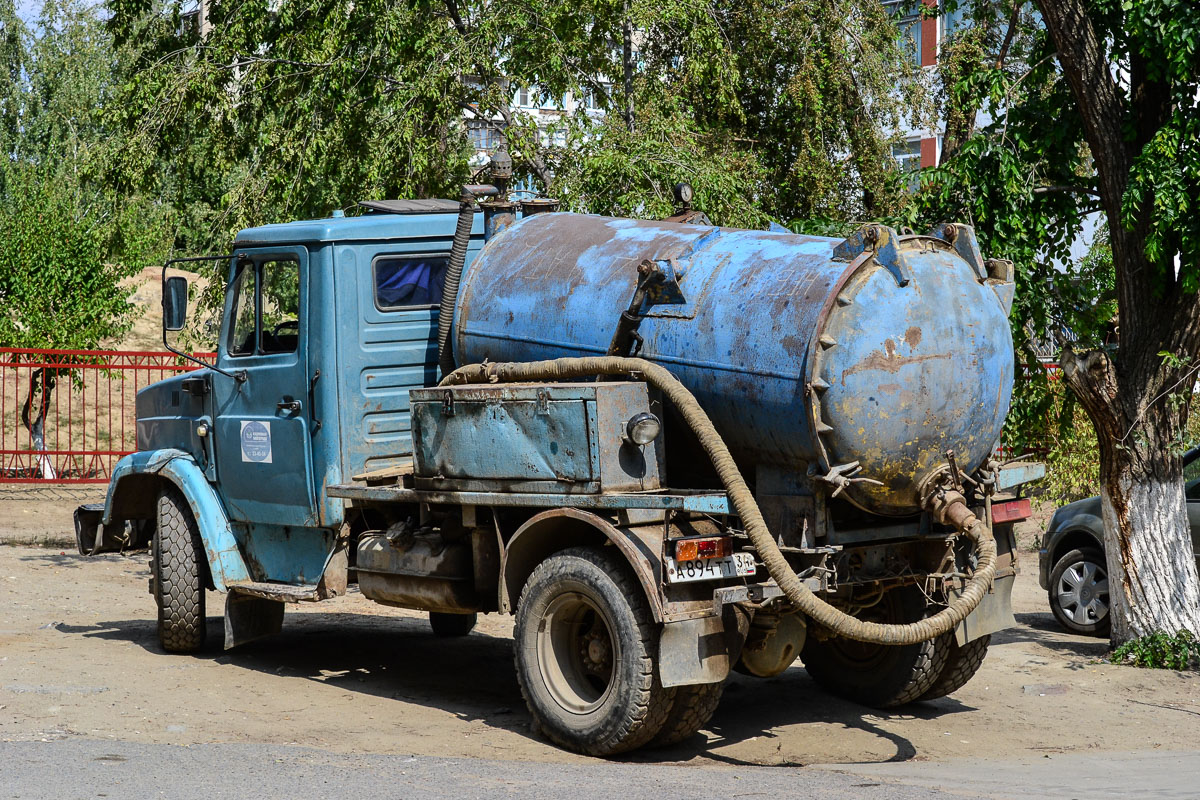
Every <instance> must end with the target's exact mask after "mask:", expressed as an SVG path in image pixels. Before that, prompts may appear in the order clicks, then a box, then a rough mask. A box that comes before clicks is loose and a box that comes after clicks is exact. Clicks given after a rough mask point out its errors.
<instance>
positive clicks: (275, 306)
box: [229, 259, 300, 356]
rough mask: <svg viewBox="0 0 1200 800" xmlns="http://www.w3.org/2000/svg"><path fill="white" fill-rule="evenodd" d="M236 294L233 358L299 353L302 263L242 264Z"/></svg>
mask: <svg viewBox="0 0 1200 800" xmlns="http://www.w3.org/2000/svg"><path fill="white" fill-rule="evenodd" d="M232 293H233V295H234V301H233V325H232V327H231V328H230V335H229V354H230V355H231V356H248V355H253V354H256V353H257V354H258V355H269V354H275V353H294V352H296V347H297V345H298V344H299V339H300V264H299V262H297V261H294V260H290V259H280V260H272V261H262V262H259V263H257V264H256V263H254V262H250V261H245V262H242V264H241V265H240V269H239V271H238V274H237V277H235V278H234V284H233V287H232Z"/></svg>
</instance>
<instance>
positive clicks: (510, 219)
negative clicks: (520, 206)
mask: <svg viewBox="0 0 1200 800" xmlns="http://www.w3.org/2000/svg"><path fill="white" fill-rule="evenodd" d="M482 208H483V239H484V241H491V239H492V237H493V236H495V235H496V234H498V233H502V232H503V231H504V230H505V229H506V228H508V227H509V226H511V225H512V224H513V223H514V222H516V221H517V204H516V203H510V202H509V201H507V200H492V201H491V202H488V203H483V204H482Z"/></svg>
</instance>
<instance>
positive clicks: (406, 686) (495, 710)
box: [58, 613, 974, 766]
mask: <svg viewBox="0 0 1200 800" xmlns="http://www.w3.org/2000/svg"><path fill="white" fill-rule="evenodd" d="M58 630H59V632H61V633H64V634H68V635H77V636H85V637H95V638H101V639H113V640H119V641H127V642H132V643H135V644H137V645H140V646H141V647H143V648H145V649H146V650H147V651H149V652H152V653H154V654H156V655H158V656H160V657H162V658H164V659H165V658H201V659H208V660H210V661H212V662H214V663H217V664H228V665H231V666H236V667H239V668H242V669H248V670H253V671H256V672H261V673H267V674H271V675H288V676H300V677H304V678H307V679H308V680H312V681H319V682H322V683H326V684H331V685H335V686H338V687H339V688H343V689H345V690H346V691H351V692H357V693H361V694H364V695H370V696H373V697H377V698H383V699H394V700H401V701H404V702H409V703H417V704H419V705H424V706H428V707H434V708H438V709H442V710H445V711H449V712H451V713H453V714H455V715H457V716H458V717H459V718H461V719H463V720H466V721H472V722H481V723H484V724H486V725H489V726H492V727H495V728H498V729H503V730H507V731H511V732H514V733H517V734H519V735H522V736H525V737H526V738H529V739H532V740H535V741H542V740H541V739H540V737H538V736H537V734H536V733H535V732H534V731H533V730H532V726H531V724H530V721H529V715H528V712H527V710H526V708H525V704H524V700H523V699H522V697H521V693H520V689H519V687H518V685H517V680H516V676H515V674H514V671H513V654H512V640H511V639H510V638H508V637H501V636H492V635H489V634H485V633H480V632H474V633H472V634H471V635H470V636H467V637H463V638H458V639H440V638H437V637H435V636H434V635H433V634H432V633H431V632H430V629H429V625H428V623H427V622H426V621H425V620H422V619H416V618H412V617H394V616H376V615H366V614H352V613H322V614H313V613H306V614H289V615H288V616H287V617H286V618H285V622H284V630H283V632H282V633H281V634H279V635H278V636H274V637H271V638H269V639H265V640H262V641H260V642H255V643H251V644H248V645H243V646H242V647H239V648H237V649H236V650H232V651H223V650H222V649H221V642H222V636H223V620H222V618H220V617H209V618H208V644H207V645H206V646H205V649H204V650H203V651H202V652H200V653H198V654H196V655H191V656H186V655H185V656H169V655H166V654H163V653H162V651H161V650H160V648H159V646H158V642H157V634H156V630H155V622H154V621H153V620H114V621H108V622H101V623H98V624H96V625H80V626H72V625H60V626H58ZM973 710H974V709H972V708H971V707H969V706H965V705H963V704H961V703H959V702H958V701H956V700H953V699H951V698H942V699H940V700H937V701H933V702H929V703H918V704H914V705H911V706H907V707H905V708H903V709H899V710H897V711H892V712H889V711H878V710H875V709H871V708H867V707H864V706H860V705H857V704H854V703H851V702H848V701H844V700H841V699H839V698H836V697H832V696H830V695H828V694H827V693H825V692H824V691H823V690H821V689H820V688H819V687H818V686H817V685H816V684H815V683H814V682H813V681H812V680H811V679H810V678H809V677H808V675H807V673H805V672H804V670H803V669H802V668H799V667H794V668H792V669H790V670H788V671H787V672H785V673H784V674H783V675H781V676H779V677H777V678H773V679H768V680H758V679H753V678H747V677H745V676H741V675H734V676H732V677H731V678H730V680H729V681H728V683H727V686H726V691H725V696H724V698H723V700H722V702H721V706H720V707H719V708H718V709H717V712H716V714H715V715H714V717H713V719H712V722H711V723H710V724H709V726H708V728H707V731H708V732H709V733H710V734H711V735H712V739H711V741H710V738H709V737H708V736H706V735H704V734H696V735H694V736H692V737H690V738H689V739H688V740H686V741H684V742H682V743H680V744H678V745H674V746H672V747H670V748H665V749H660V750H649V751H647V750H643V751H639V752H636V753H634V754H631V755H628V756H626V757H625V759H626V760H629V761H635V762H638V763H648V762H677V761H686V760H691V759H694V758H701V759H707V760H712V761H716V762H720V763H725V764H734V765H757V764H759V763H767V764H771V765H777V766H800V764H796V763H783V764H780V763H778V762H769V761H768V762H758V761H742V760H740V759H738V758H734V757H731V756H729V755H727V754H725V753H719V752H716V751H717V750H718V749H725V748H728V747H729V746H730V745H734V744H737V743H739V742H744V741H746V740H749V739H752V738H756V737H763V738H768V739H769V738H774V737H775V736H776V735H777V734H776V733H775V732H774V731H775V729H777V728H781V727H784V726H788V725H794V724H798V723H799V724H806V723H821V724H828V725H835V726H841V727H844V728H847V729H857V730H861V731H864V732H866V733H869V734H871V735H872V736H876V737H878V738H879V739H881V740H885V741H887V742H889V743H890V749H892V750H893V754H892V755H891V756H890V757H888V758H883V759H877V760H873V761H872V763H876V762H877V761H885V762H886V761H892V762H895V761H907V760H910V759H912V758H914V757H916V756H917V755H918V752H917V749H916V748H915V747H914V745H913V744H912V742H910V741H909V740H908V739H906V738H904V737H903V736H900V735H898V734H896V733H893V732H890V731H887V730H885V729H884V728H883V727H882V723H885V722H887V720H889V719H891V718H893V717H902V718H913V717H917V718H921V719H932V718H937V717H940V716H942V715H945V714H957V713H964V712H969V711H973Z"/></svg>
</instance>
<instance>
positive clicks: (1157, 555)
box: [1100, 442, 1200, 646]
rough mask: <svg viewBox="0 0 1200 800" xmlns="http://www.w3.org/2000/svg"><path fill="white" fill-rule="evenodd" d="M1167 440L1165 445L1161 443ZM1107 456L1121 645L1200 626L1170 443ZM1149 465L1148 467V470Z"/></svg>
mask: <svg viewBox="0 0 1200 800" xmlns="http://www.w3.org/2000/svg"><path fill="white" fill-rule="evenodd" d="M1157 445H1161V446H1157ZM1151 447H1154V448H1155V449H1154V450H1151V451H1148V452H1144V453H1132V452H1131V453H1129V454H1128V455H1125V454H1124V453H1123V452H1122V451H1119V450H1118V451H1116V452H1117V453H1121V455H1119V456H1118V457H1117V460H1118V462H1122V461H1123V462H1125V463H1117V464H1109V465H1107V466H1106V465H1105V464H1104V463H1103V461H1102V462H1101V465H1100V468H1101V471H1102V478H1101V480H1102V488H1101V491H1100V498H1101V504H1102V507H1103V509H1104V551H1105V553H1106V554H1107V557H1108V586H1109V590H1108V591H1109V594H1108V597H1109V613H1110V614H1111V617H1112V642H1113V645H1114V646H1115V645H1117V644H1120V643H1122V642H1127V641H1129V640H1130V639H1136V638H1138V637H1141V636H1145V635H1147V634H1150V633H1153V632H1155V631H1165V632H1167V633H1177V632H1178V631H1180V630H1184V629H1186V630H1189V631H1192V632H1193V633H1200V583H1198V582H1197V579H1196V560H1195V557H1194V555H1193V551H1192V537H1191V530H1190V529H1189V527H1188V524H1187V515H1186V514H1184V513H1181V509H1183V508H1184V497H1183V486H1182V483H1181V481H1180V480H1179V459H1178V458H1177V457H1175V456H1172V455H1171V454H1170V450H1169V448H1168V446H1167V443H1166V442H1157V443H1155V445H1151ZM1147 468H1148V469H1147Z"/></svg>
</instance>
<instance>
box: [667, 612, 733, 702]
mask: <svg viewBox="0 0 1200 800" xmlns="http://www.w3.org/2000/svg"><path fill="white" fill-rule="evenodd" d="M749 631H750V612H749V611H748V610H747V609H744V608H742V607H741V606H739V605H734V604H731V605H727V606H724V607H723V609H722V613H721V616H706V617H700V618H698V619H685V620H678V621H676V622H667V623H664V624H663V626H662V636H661V637H660V638H659V641H658V678H659V680H660V681H661V682H662V685H663V686H666V687H670V686H692V685H695V684H701V683H720V682H721V681H723V680H725V678H726V677H728V676H729V670H730V669H731V668H732V667H733V665H734V664H736V663H737V660H738V657H739V656H740V655H741V653H742V645H743V644H745V641H746V634H747V633H748V632H749Z"/></svg>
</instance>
